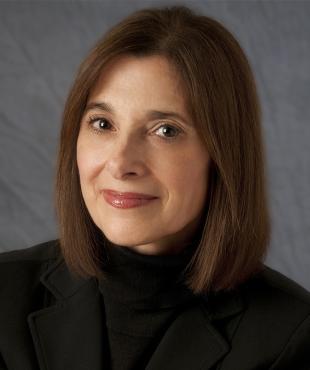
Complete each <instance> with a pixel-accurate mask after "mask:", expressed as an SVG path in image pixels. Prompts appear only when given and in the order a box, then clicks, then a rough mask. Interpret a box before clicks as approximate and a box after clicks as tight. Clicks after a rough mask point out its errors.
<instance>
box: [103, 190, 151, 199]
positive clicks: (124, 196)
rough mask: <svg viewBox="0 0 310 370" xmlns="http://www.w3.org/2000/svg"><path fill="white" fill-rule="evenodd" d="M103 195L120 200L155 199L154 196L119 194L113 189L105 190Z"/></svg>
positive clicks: (130, 193) (129, 193)
mask: <svg viewBox="0 0 310 370" xmlns="http://www.w3.org/2000/svg"><path fill="white" fill-rule="evenodd" d="M103 193H104V194H106V195H108V196H112V197H114V198H119V199H155V198H157V197H155V196H154V195H150V194H143V193H132V192H119V191H116V190H112V189H103Z"/></svg>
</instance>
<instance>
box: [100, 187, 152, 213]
mask: <svg viewBox="0 0 310 370" xmlns="http://www.w3.org/2000/svg"><path fill="white" fill-rule="evenodd" d="M102 193H103V196H104V199H105V200H106V202H108V203H109V204H110V205H112V206H113V207H115V208H133V207H140V206H143V205H145V204H148V203H150V202H152V201H153V200H154V199H157V197H154V196H153V195H149V194H142V193H131V192H125V193H122V192H118V191H115V190H111V189H104V190H103V191H102Z"/></svg>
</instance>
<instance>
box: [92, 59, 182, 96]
mask: <svg viewBox="0 0 310 370" xmlns="http://www.w3.org/2000/svg"><path fill="white" fill-rule="evenodd" d="M139 91H141V96H143V97H144V98H145V99H146V98H147V97H149V98H150V99H151V98H152V97H153V96H155V97H157V96H158V95H159V96H163V97H164V98H165V99H168V98H170V99H173V100H175V101H177V100H179V101H183V100H184V86H183V84H182V83H181V78H180V76H179V75H178V73H177V71H176V69H175V67H174V65H173V64H172V63H171V62H169V61H168V60H167V58H165V57H163V56H160V55H151V56H144V57H136V56H132V55H122V56H120V57H118V58H114V59H113V60H111V61H109V63H107V64H106V65H105V66H104V67H103V69H102V70H101V73H100V75H99V78H98V79H97V81H96V83H95V84H94V86H93V88H92V89H91V92H90V98H91V97H93V96H97V95H100V94H102V93H103V92H106V93H109V94H110V93H111V94H114V93H115V95H117V94H122V93H124V94H126V93H131V94H132V93H133V92H134V93H135V95H138V93H139ZM146 92H147V96H145V95H144V94H145V93H146Z"/></svg>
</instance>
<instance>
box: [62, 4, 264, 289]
mask: <svg viewBox="0 0 310 370" xmlns="http://www.w3.org/2000/svg"><path fill="white" fill-rule="evenodd" d="M126 54H127V55H128V54H130V55H133V56H136V57H144V56H149V55H161V56H164V57H166V58H167V59H168V60H169V61H170V62H171V64H172V65H174V67H175V68H176V70H177V71H178V73H179V75H180V77H181V79H182V81H183V83H184V89H185V94H186V96H187V103H188V109H189V112H190V114H191V116H192V118H193V122H194V123H195V125H196V129H197V130H198V132H199V134H200V136H201V138H202V140H203V141H204V143H205V145H206V148H207V150H208V152H209V155H210V158H211V166H210V172H209V184H208V203H207V205H208V210H207V212H206V213H205V214H206V217H205V220H203V228H202V234H201V237H200V239H199V240H200V241H199V244H198V246H197V249H196V251H195V254H194V255H193V257H192V260H191V261H190V263H189V265H188V266H187V270H186V272H187V275H186V276H187V280H186V284H187V285H188V287H189V288H190V289H192V291H193V292H194V293H196V294H197V293H204V292H210V291H213V292H217V291H220V290H232V289H233V288H235V287H236V286H238V285H239V284H240V283H242V282H244V281H246V280H247V279H248V278H249V277H251V276H252V275H253V274H255V273H256V272H257V271H259V270H260V269H261V268H262V267H263V260H264V258H265V255H266V251H267V247H268V244H269V241H270V218H269V210H268V204H267V189H266V171H265V158H264V153H265V151H264V147H263V139H262V131H261V108H260V104H259V99H258V95H257V90H256V85H255V81H254V77H253V73H252V71H251V68H250V65H249V62H248V60H247V58H246V56H245V54H244V52H243V50H242V48H241V47H240V45H239V43H238V42H237V41H236V39H235V38H234V36H233V35H232V34H231V33H230V32H229V31H228V30H227V29H226V28H225V27H224V26H223V25H221V23H219V22H218V21H216V20H214V19H212V18H210V17H208V16H206V15H198V14H196V13H195V12H194V11H193V10H191V9H189V8H188V7H186V6H182V5H180V6H178V5H175V6H169V7H157V8H156V7H153V8H148V9H142V10H138V11H136V12H135V13H133V14H131V15H130V16H128V17H127V18H125V19H123V20H122V21H121V22H120V23H118V24H117V25H115V26H114V27H112V28H111V29H110V30H109V31H108V32H107V33H106V34H105V35H104V36H103V37H102V38H101V39H100V40H99V42H98V43H97V44H96V46H95V47H94V48H93V49H92V50H91V51H90V53H89V55H88V56H87V57H86V59H85V60H84V61H83V63H82V64H81V66H80V68H79V70H78V72H77V76H76V79H75V81H74V83H73V86H72V88H71V90H70V93H69V95H68V98H67V101H66V104H65V109H64V113H63V122H62V129H61V137H60V147H59V155H58V164H57V177H56V187H55V201H56V212H57V218H58V221H59V239H60V246H61V251H62V254H63V256H64V258H65V261H66V264H67V265H68V267H69V268H70V269H71V271H72V272H73V273H76V274H77V275H79V276H83V277H90V276H93V277H97V278H102V277H104V276H105V272H104V268H103V262H104V258H105V253H104V244H105V241H106V238H105V236H104V235H103V233H102V232H101V230H99V228H98V227H97V226H96V225H95V223H94V222H93V221H92V219H91V217H90V215H89V213H88V210H87V208H86V206H85V203H84V200H83V197H82V193H81V188H80V181H79V173H78V168H77V160H76V143H77V137H78V133H79V128H80V127H79V125H80V121H81V118H82V115H83V112H84V109H85V106H86V102H87V99H88V96H89V94H90V91H91V89H92V87H93V86H94V84H95V82H96V81H97V79H98V77H99V75H100V73H101V70H102V69H103V67H104V66H105V65H106V64H107V63H108V62H109V61H111V60H112V59H113V58H115V57H118V56H122V55H126Z"/></svg>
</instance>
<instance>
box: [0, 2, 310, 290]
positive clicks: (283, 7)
mask: <svg viewBox="0 0 310 370" xmlns="http://www.w3.org/2000/svg"><path fill="white" fill-rule="evenodd" d="M181 3H183V4H185V5H189V6H190V7H192V8H193V9H197V10H199V11H200V12H201V13H204V14H206V15H210V16H214V17H215V18H216V19H218V20H219V21H222V22H223V24H224V25H225V26H226V27H227V28H228V29H229V30H230V31H231V32H232V33H233V34H234V35H235V36H236V38H237V39H238V40H239V42H240V44H241V46H242V47H243V48H244V50H245V52H246V54H247V56H248V58H249V60H250V63H251V65H252V68H253V70H254V74H255V77H256V81H257V86H258V91H259V95H260V98H261V103H262V109H263V130H264V137H265V144H266V151H267V153H266V154H267V160H268V163H267V166H268V186H269V198H270V208H271V215H272V222H273V225H272V227H273V234H272V243H271V246H270V250H269V253H268V256H267V260H266V264H267V265H269V266H271V267H273V268H274V269H276V270H278V271H280V272H282V273H284V274H286V275H287V276H289V277H291V278H292V279H294V280H296V281H297V282H299V283H300V284H302V285H303V286H304V287H306V288H307V289H308V290H310V280H309V279H307V277H308V276H309V275H308V270H309V266H310V249H309V239H310V238H309V230H310V192H309V189H310V186H309V183H310V181H309V180H310V155H309V142H310V125H309V122H310V105H309V95H310V72H309V57H310V23H309V17H310V2H307V1H296V2H294V1H179V2H178V4H181ZM172 4H174V2H173V1H137V0H136V1H134V0H133V1H130V2H126V1H100V2H99V1H70V2H69V1H33V2H31V1H1V2H0V50H1V56H0V97H1V99H0V170H1V171H0V240H1V242H0V251H7V250H12V249H20V248H25V247H27V246H29V247H30V246H31V245H34V244H36V243H39V242H41V241H44V240H48V239H50V238H54V237H56V236H57V227H56V220H55V215H54V209H53V184H54V170H55V162H56V151H57V143H58V135H59V128H60V120H61V114H62V109H63V106H64V102H65V98H66V96H67V93H68V90H69V87H70V85H71V83H72V81H73V78H74V75H75V72H76V70H77V67H78V65H79V63H80V62H81V60H82V59H83V57H84V56H85V55H86V54H87V52H88V50H89V49H90V48H91V47H92V46H93V44H94V43H95V42H96V41H97V40H98V38H99V37H100V36H101V35H102V34H103V33H104V32H105V31H106V30H107V29H108V28H109V27H110V26H112V25H114V24H115V23H116V22H117V21H119V20H121V19H122V18H123V17H124V16H126V15H127V14H129V13H131V12H132V11H134V10H136V9H139V8H143V7H147V6H151V5H172Z"/></svg>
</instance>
